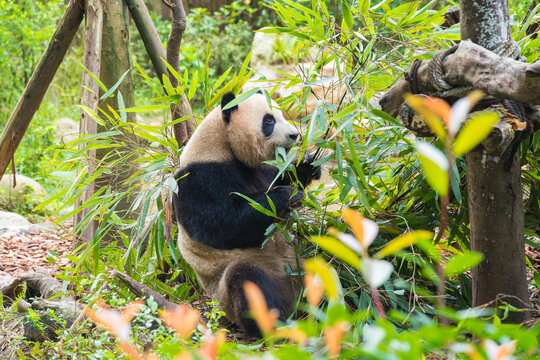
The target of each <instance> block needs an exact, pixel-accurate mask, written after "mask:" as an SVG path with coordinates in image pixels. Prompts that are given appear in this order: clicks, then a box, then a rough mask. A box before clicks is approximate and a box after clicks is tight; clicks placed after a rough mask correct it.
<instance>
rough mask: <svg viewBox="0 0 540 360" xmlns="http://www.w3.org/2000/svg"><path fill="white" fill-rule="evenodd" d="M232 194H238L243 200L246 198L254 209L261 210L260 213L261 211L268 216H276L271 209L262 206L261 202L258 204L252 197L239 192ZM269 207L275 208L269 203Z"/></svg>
mask: <svg viewBox="0 0 540 360" xmlns="http://www.w3.org/2000/svg"><path fill="white" fill-rule="evenodd" d="M233 194H235V195H238V196H240V197H241V198H244V199H245V200H247V201H248V202H249V205H251V206H252V207H253V208H254V209H255V210H257V211H259V212H261V213H263V214H265V215H268V216H271V217H276V213H275V212H272V211H271V210H268V209H267V208H265V207H264V206H262V205H261V204H259V203H258V202H256V201H255V200H253V199H252V198H250V197H248V196H246V195H244V194H240V193H238V192H233ZM267 199H268V200H270V198H269V197H267ZM269 205H270V204H269ZM270 207H271V208H273V209H274V210H275V209H276V207H275V206H274V204H271V205H270Z"/></svg>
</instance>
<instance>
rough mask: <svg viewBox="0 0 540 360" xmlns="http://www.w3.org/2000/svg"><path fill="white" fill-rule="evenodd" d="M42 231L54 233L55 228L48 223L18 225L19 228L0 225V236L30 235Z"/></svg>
mask: <svg viewBox="0 0 540 360" xmlns="http://www.w3.org/2000/svg"><path fill="white" fill-rule="evenodd" d="M0 216H1V215H0ZM44 230H47V231H55V230H57V228H56V227H54V225H53V224H49V223H42V224H28V225H19V226H5V227H3V226H1V225H0V236H8V235H14V234H20V235H30V234H32V233H39V232H42V231H44Z"/></svg>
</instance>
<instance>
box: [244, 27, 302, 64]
mask: <svg viewBox="0 0 540 360" xmlns="http://www.w3.org/2000/svg"><path fill="white" fill-rule="evenodd" d="M261 30H263V29H261ZM294 46H295V40H294V39H293V38H292V37H291V36H288V35H285V34H266V33H263V32H259V31H257V32H255V35H254V36H253V42H252V43H251V48H252V50H253V51H252V53H251V61H250V64H251V67H252V68H254V69H258V68H259V67H262V66H266V65H269V64H274V63H279V62H281V63H283V61H284V60H287V59H286V58H287V57H288V56H289V54H290V53H291V50H292V49H293V48H294Z"/></svg>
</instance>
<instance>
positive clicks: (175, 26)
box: [126, 0, 196, 145]
mask: <svg viewBox="0 0 540 360" xmlns="http://www.w3.org/2000/svg"><path fill="white" fill-rule="evenodd" d="M126 3H127V4H128V7H129V11H130V13H131V16H132V17H133V21H134V22H135V25H136V26H137V29H138V30H139V33H140V35H141V38H142V40H143V42H144V46H145V48H146V51H147V53H148V55H149V57H150V60H151V61H152V66H153V67H154V70H155V71H156V74H157V76H158V78H159V80H160V81H161V83H162V84H163V76H164V75H165V76H167V78H168V79H169V81H170V82H171V84H172V86H173V87H174V88H176V86H177V85H178V81H177V80H176V78H175V77H174V76H173V75H172V74H171V73H170V72H169V70H168V69H167V66H166V65H165V62H164V61H163V60H167V62H168V63H169V64H170V65H171V66H172V67H173V68H174V69H175V70H176V72H177V73H179V72H180V71H179V70H180V45H181V42H182V36H183V34H184V30H185V27H186V14H185V11H184V9H183V7H182V2H180V1H178V2H168V1H167V2H164V3H166V4H167V5H166V6H168V8H167V9H169V8H171V9H172V11H173V15H174V19H173V23H172V27H171V34H170V36H169V40H168V42H167V52H165V49H164V48H163V45H162V44H161V40H160V38H159V36H158V33H157V31H156V28H155V26H154V23H153V22H152V18H151V17H150V14H149V13H148V9H147V7H146V5H145V3H144V2H143V1H142V0H126ZM171 115H172V120H176V119H179V118H181V117H184V116H186V115H188V116H190V118H189V119H187V120H186V121H183V122H181V123H178V124H175V125H174V127H173V132H174V135H175V139H176V141H177V142H178V144H180V145H182V144H184V143H185V142H186V141H187V139H188V138H189V137H190V136H191V134H192V133H193V131H194V129H195V124H196V123H195V119H194V118H193V111H192V110H191V105H190V104H189V101H188V99H187V97H186V95H185V94H182V96H181V98H180V106H178V105H177V104H171Z"/></svg>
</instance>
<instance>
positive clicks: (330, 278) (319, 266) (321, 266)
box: [304, 257, 340, 300]
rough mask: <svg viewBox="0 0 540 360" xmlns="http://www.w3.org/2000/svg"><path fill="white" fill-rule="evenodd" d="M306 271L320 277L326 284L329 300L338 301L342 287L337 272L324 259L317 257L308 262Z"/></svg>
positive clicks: (325, 289) (305, 266)
mask: <svg viewBox="0 0 540 360" xmlns="http://www.w3.org/2000/svg"><path fill="white" fill-rule="evenodd" d="M304 269H306V270H307V271H310V272H312V273H314V274H317V275H319V277H320V278H321V280H322V282H323V283H324V292H325V293H326V296H328V298H329V299H331V300H337V299H338V298H339V297H340V285H339V279H338V276H337V274H336V271H335V270H334V268H332V267H331V266H330V265H328V264H327V263H326V262H325V261H324V260H323V259H321V258H318V257H315V258H311V259H308V260H306V261H305V262H304Z"/></svg>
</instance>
